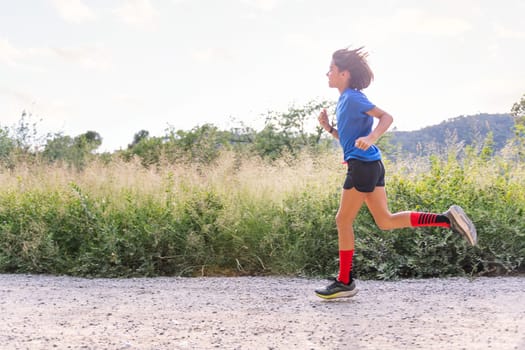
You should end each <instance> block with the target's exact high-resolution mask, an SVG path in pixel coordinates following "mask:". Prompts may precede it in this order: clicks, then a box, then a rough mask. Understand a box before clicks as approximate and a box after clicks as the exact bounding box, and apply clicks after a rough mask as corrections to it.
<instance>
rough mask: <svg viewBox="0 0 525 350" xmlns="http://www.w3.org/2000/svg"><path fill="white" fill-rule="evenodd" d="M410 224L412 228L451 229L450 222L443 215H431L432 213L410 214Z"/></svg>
mask: <svg viewBox="0 0 525 350" xmlns="http://www.w3.org/2000/svg"><path fill="white" fill-rule="evenodd" d="M410 224H411V225H412V227H420V226H438V227H446V228H450V220H449V219H448V218H447V217H446V216H445V215H442V214H431V213H419V212H415V211H413V212H411V213H410Z"/></svg>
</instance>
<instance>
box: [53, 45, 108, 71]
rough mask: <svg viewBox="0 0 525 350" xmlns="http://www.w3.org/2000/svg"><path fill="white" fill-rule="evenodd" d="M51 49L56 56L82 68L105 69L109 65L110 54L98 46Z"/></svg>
mask: <svg viewBox="0 0 525 350" xmlns="http://www.w3.org/2000/svg"><path fill="white" fill-rule="evenodd" d="M51 51H52V52H53V53H54V54H55V55H56V56H57V57H59V58H61V59H63V60H65V61H67V62H70V63H74V64H79V65H80V66H82V67H84V68H88V69H95V70H106V69H108V68H109V67H110V66H111V60H110V54H109V53H108V52H107V51H106V50H104V49H102V48H99V47H87V46H86V47H69V48H65V47H60V48H53V49H51Z"/></svg>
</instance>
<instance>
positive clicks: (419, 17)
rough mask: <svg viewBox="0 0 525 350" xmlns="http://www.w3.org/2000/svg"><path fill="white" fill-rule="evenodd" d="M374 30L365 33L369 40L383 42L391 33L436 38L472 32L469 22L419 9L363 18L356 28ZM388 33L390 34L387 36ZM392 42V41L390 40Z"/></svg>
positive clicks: (401, 10)
mask: <svg viewBox="0 0 525 350" xmlns="http://www.w3.org/2000/svg"><path fill="white" fill-rule="evenodd" d="M363 27H364V28H373V29H374V30H370V31H369V32H367V33H365V34H366V36H367V37H369V39H377V41H380V42H383V41H384V40H386V38H391V36H390V35H388V34H391V33H398V34H410V35H426V36H434V37H457V36H461V35H462V34H464V33H466V32H468V31H470V30H472V25H471V23H470V22H469V21H467V20H465V19H463V18H460V17H453V16H440V15H435V14H432V13H430V12H428V11H425V10H422V9H417V8H403V9H398V10H396V11H395V12H394V13H393V14H391V15H389V16H386V17H384V16H382V17H379V16H375V15H374V16H373V17H367V18H361V19H360V20H359V21H357V22H356V28H363ZM385 33H388V34H385ZM389 40H390V39H389Z"/></svg>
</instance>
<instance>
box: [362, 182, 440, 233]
mask: <svg viewBox="0 0 525 350" xmlns="http://www.w3.org/2000/svg"><path fill="white" fill-rule="evenodd" d="M365 202H366V205H367V206H368V209H369V210H370V213H371V214H372V216H373V217H374V220H375V222H376V224H377V226H378V227H379V228H380V229H381V230H393V229H397V228H404V227H420V226H438V227H446V228H449V227H450V220H449V218H448V217H447V216H446V215H444V214H433V213H421V212H414V211H402V212H398V213H395V214H392V213H391V212H390V210H388V204H387V198H386V191H385V188H384V187H376V188H375V189H374V192H372V193H369V194H368V196H367V197H366V199H365Z"/></svg>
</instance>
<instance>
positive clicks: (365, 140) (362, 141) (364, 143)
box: [355, 135, 374, 151]
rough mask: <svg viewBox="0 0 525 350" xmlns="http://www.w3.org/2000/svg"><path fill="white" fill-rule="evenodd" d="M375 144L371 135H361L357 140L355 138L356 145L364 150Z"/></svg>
mask: <svg viewBox="0 0 525 350" xmlns="http://www.w3.org/2000/svg"><path fill="white" fill-rule="evenodd" d="M373 144H374V140H372V138H371V137H370V135H369V136H365V137H360V138H358V139H357V140H355V146H356V147H357V148H359V149H362V150H363V151H366V150H367V149H369V148H370V146H372V145H373Z"/></svg>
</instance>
